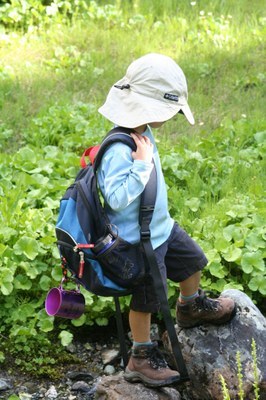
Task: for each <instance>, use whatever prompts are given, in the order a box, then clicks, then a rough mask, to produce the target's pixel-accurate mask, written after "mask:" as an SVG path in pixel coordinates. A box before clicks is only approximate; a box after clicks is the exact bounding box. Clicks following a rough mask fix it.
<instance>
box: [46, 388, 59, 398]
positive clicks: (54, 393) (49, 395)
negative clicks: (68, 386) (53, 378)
mask: <svg viewBox="0 0 266 400" xmlns="http://www.w3.org/2000/svg"><path fill="white" fill-rule="evenodd" d="M45 397H47V399H56V398H57V397H58V393H57V390H56V388H55V387H54V385H52V386H51V387H50V388H49V389H48V390H47V392H46V393H45Z"/></svg>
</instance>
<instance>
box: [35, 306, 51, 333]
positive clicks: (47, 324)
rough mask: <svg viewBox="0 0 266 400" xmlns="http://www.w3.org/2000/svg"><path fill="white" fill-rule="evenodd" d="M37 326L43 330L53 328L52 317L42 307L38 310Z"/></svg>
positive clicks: (49, 330)
mask: <svg viewBox="0 0 266 400" xmlns="http://www.w3.org/2000/svg"><path fill="white" fill-rule="evenodd" d="M38 318H39V322H38V326H39V327H40V329H41V331H43V332H51V331H52V330H53V328H54V317H51V316H49V315H48V314H47V313H46V311H45V310H44V309H42V310H41V311H39V312H38Z"/></svg>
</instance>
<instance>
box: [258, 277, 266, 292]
mask: <svg viewBox="0 0 266 400" xmlns="http://www.w3.org/2000/svg"><path fill="white" fill-rule="evenodd" d="M259 292H260V293H261V294H262V295H263V296H266V276H264V278H263V279H262V280H261V282H260V284H259Z"/></svg>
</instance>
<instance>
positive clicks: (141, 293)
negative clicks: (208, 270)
mask: <svg viewBox="0 0 266 400" xmlns="http://www.w3.org/2000/svg"><path fill="white" fill-rule="evenodd" d="M154 252H155V256H156V259H157V262H158V265H159V268H160V271H161V275H162V278H163V282H164V285H165V289H166V290H167V278H169V279H171V280H172V281H174V282H182V281H184V280H186V279H187V278H189V277H190V276H191V275H193V274H194V273H195V272H197V271H200V270H201V269H203V268H204V266H205V265H206V264H207V262H208V260H207V258H206V256H205V254H204V253H203V251H202V249H201V248H200V247H199V246H198V245H197V243H196V242H195V241H194V240H193V239H191V237H190V236H189V235H188V234H187V233H186V232H185V231H184V230H183V229H182V228H180V226H179V225H178V224H177V223H175V224H174V226H173V229H172V232H171V234H170V236H169V238H168V239H167V240H166V242H164V243H163V244H162V245H161V246H159V247H158V248H157V249H156V250H154ZM130 308H131V309H132V310H134V311H141V312H148V313H156V312H158V311H159V309H160V304H159V302H158V299H157V296H156V294H155V292H154V289H153V284H152V278H151V277H150V278H148V279H147V280H146V281H145V283H144V284H143V285H140V286H138V287H137V288H136V290H135V291H134V293H133V294H132V298H131V303H130Z"/></svg>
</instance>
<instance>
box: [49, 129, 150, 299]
mask: <svg viewBox="0 0 266 400" xmlns="http://www.w3.org/2000/svg"><path fill="white" fill-rule="evenodd" d="M131 132H132V129H128V128H121V127H117V128H114V129H112V130H111V131H110V132H109V133H108V134H107V136H106V137H105V139H104V140H103V142H102V143H101V145H100V146H95V147H92V148H90V149H87V150H86V151H85V152H84V153H83V156H82V158H81V165H82V167H83V168H82V169H81V170H80V171H79V173H78V175H77V177H76V179H75V182H74V183H73V184H72V185H71V186H70V187H69V188H68V189H67V191H66V193H65V195H64V196H63V198H62V199H61V202H60V210H59V217H58V220H57V223H56V237H57V245H58V249H59V252H60V256H61V260H62V266H63V267H64V268H65V269H66V270H69V271H70V272H71V273H72V277H73V278H74V279H75V281H77V282H78V283H80V284H81V285H82V286H84V287H85V288H86V289H87V290H89V291H90V292H92V293H94V294H96V295H100V296H112V295H116V296H124V295H126V294H129V293H131V292H132V289H133V288H134V286H136V285H138V284H139V283H140V281H141V280H143V278H144V277H145V274H146V266H145V254H144V252H143V248H142V245H141V243H137V244H135V245H132V244H130V243H128V242H127V241H125V240H123V239H122V238H121V237H119V232H118V230H117V228H116V227H115V226H113V225H111V223H110V221H109V219H108V216H107V215H106V213H105V210H104V207H103V205H102V203H101V201H100V196H99V190H98V187H97V178H96V173H97V168H98V167H99V165H100V162H101V159H102V157H103V155H104V152H105V151H106V149H107V148H108V147H109V146H110V145H112V144H113V143H116V142H122V143H125V144H126V145H128V146H129V147H130V148H131V149H132V151H134V150H136V145H135V142H134V140H133V139H132V137H131V136H130V133H131ZM86 156H89V157H90V163H89V164H88V165H86V163H85V157H86ZM151 180H152V181H151V184H148V185H147V187H146V189H145V190H144V192H143V195H142V199H141V209H142V210H143V208H144V209H145V208H146V209H148V210H149V213H148V214H149V215H148V216H149V218H150V220H151V218H152V211H153V208H154V202H155V197H156V176H154V175H153V178H151ZM154 180H155V182H154ZM144 212H145V211H144ZM145 217H147V215H146V216H145ZM147 222H148V223H149V222H150V221H146V223H147ZM147 228H148V227H147Z"/></svg>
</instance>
